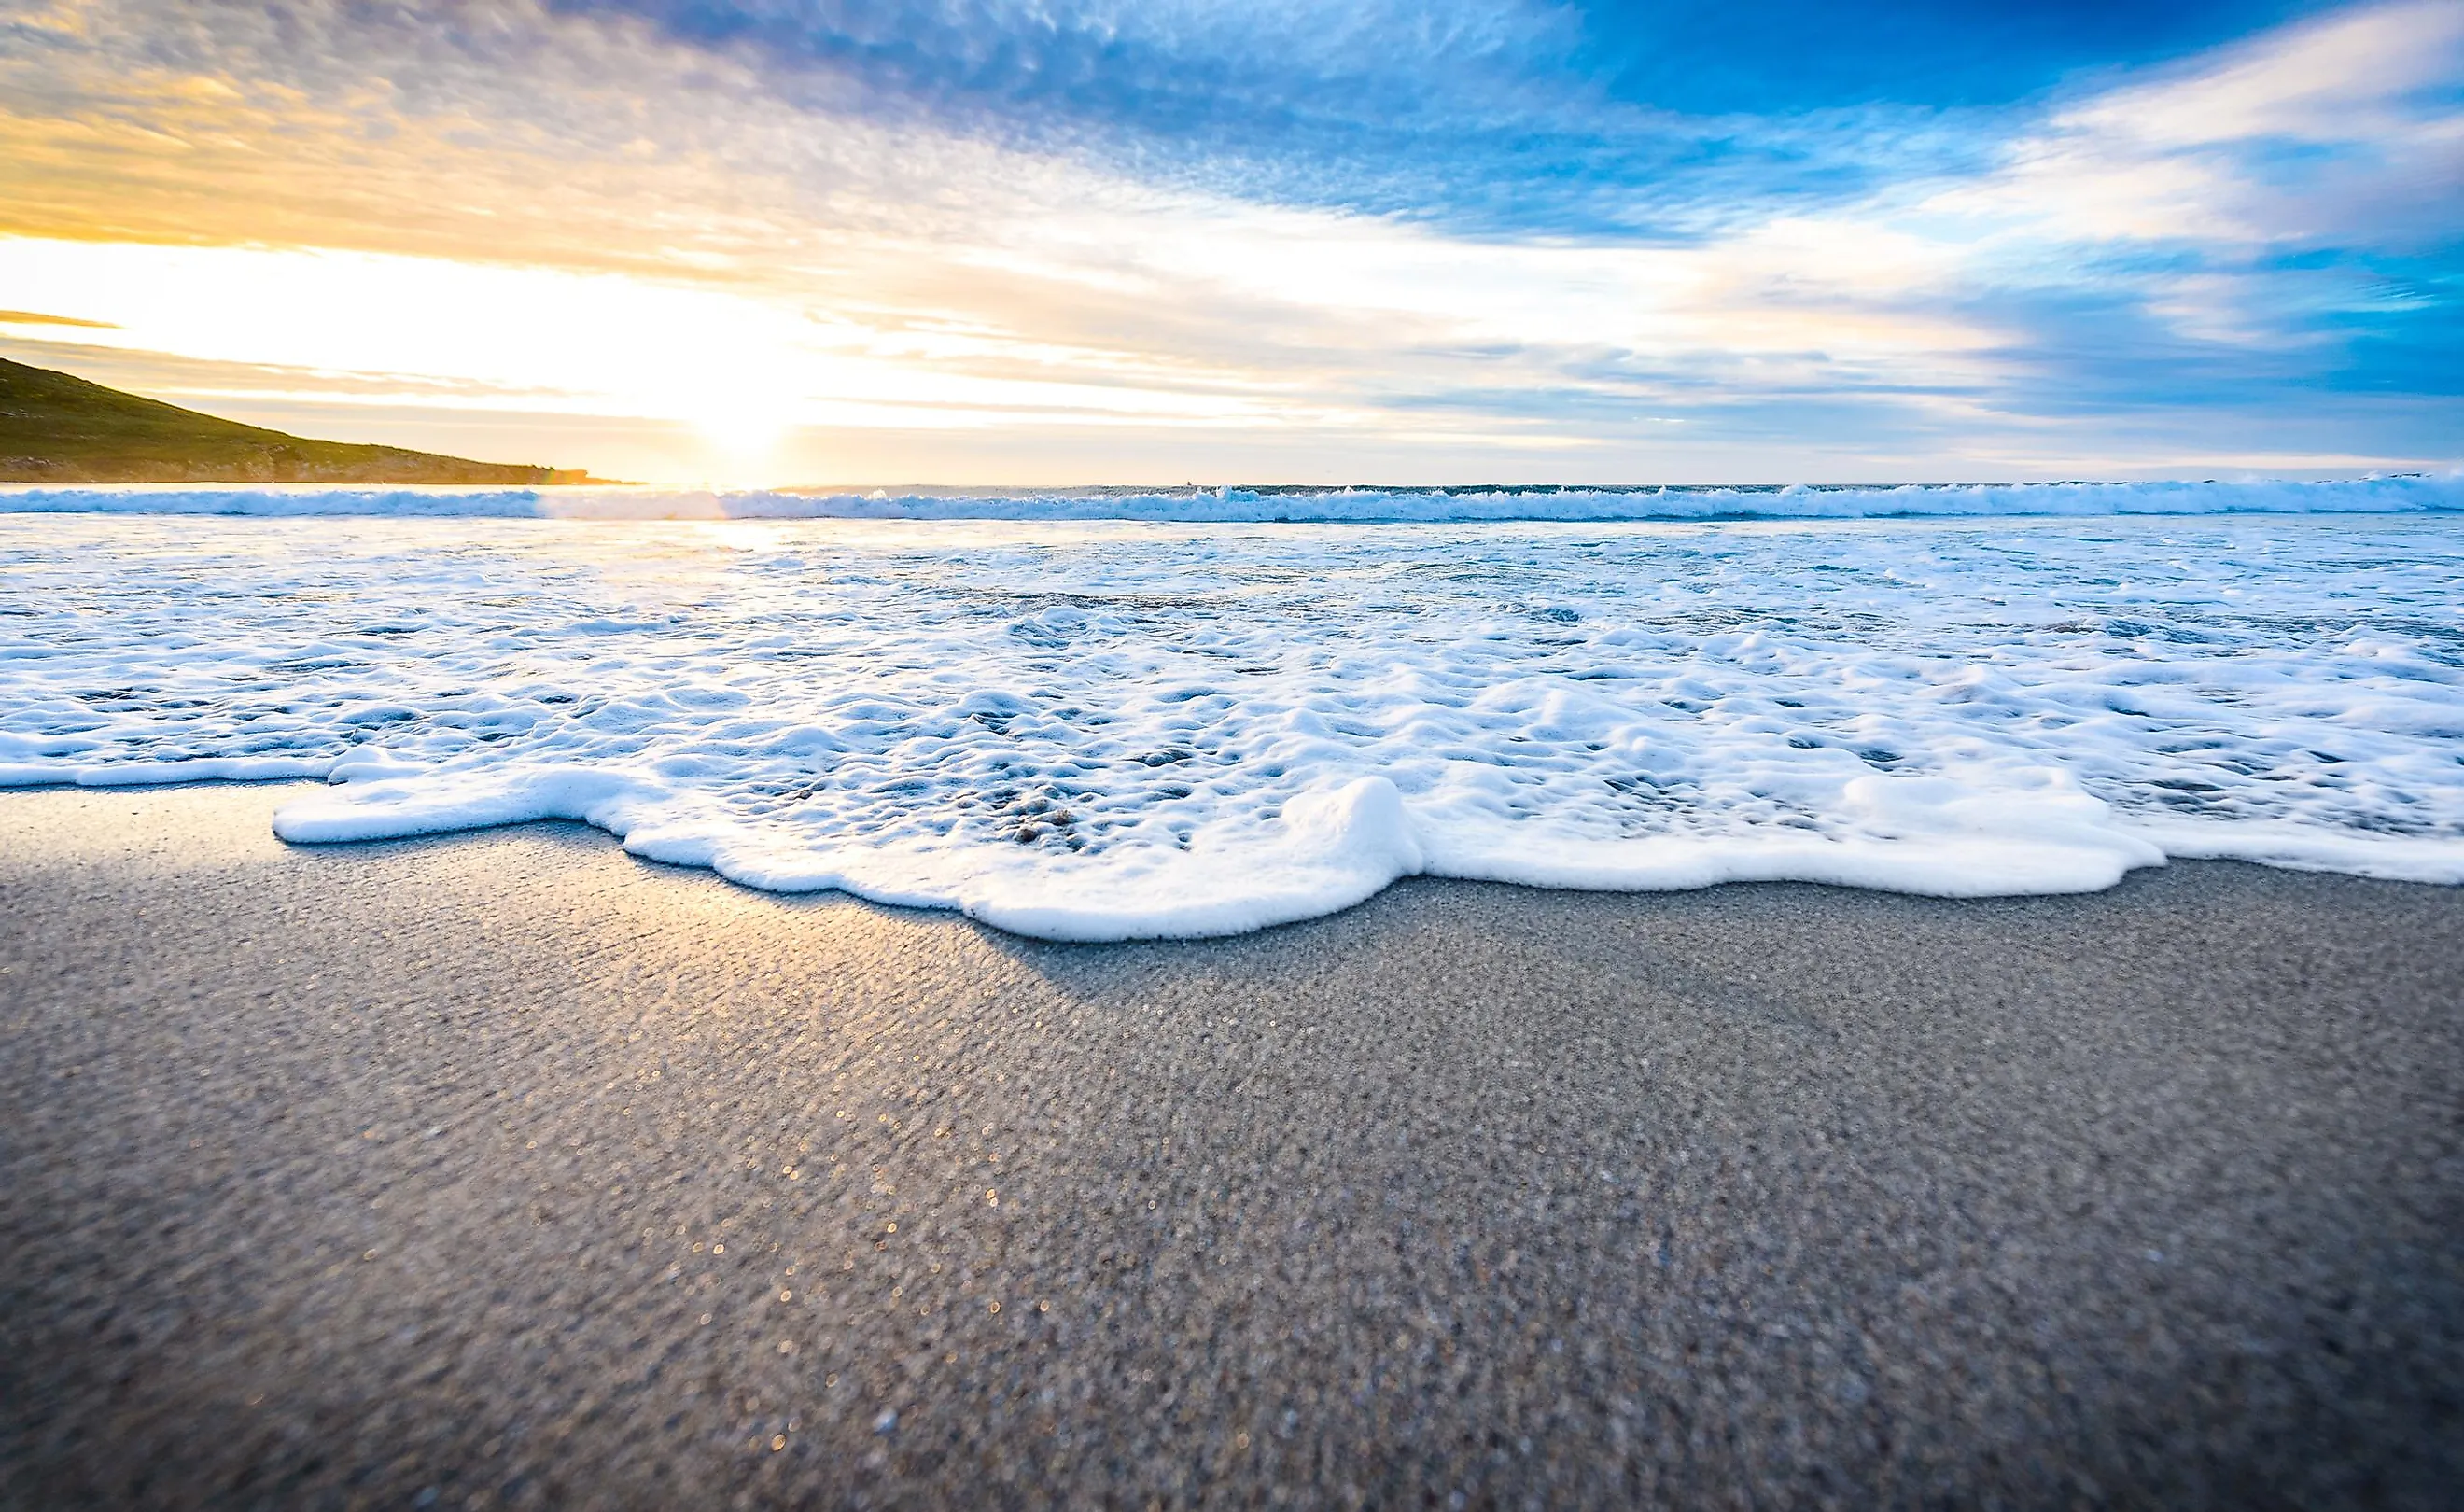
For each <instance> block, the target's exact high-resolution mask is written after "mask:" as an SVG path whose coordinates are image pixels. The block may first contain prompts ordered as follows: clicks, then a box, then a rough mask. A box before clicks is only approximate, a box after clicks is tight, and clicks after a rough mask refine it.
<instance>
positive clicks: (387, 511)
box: [0, 476, 2464, 524]
mask: <svg viewBox="0 0 2464 1512" xmlns="http://www.w3.org/2000/svg"><path fill="white" fill-rule="evenodd" d="M2432 512H2464V476H2440V477H2427V476H2401V477H2377V478H2355V479H2342V480H2330V481H2326V482H2313V483H2299V482H2283V481H2277V480H2255V481H2246V482H2222V483H2219V482H2207V483H1980V484H1907V485H1903V486H1899V487H1890V488H1883V487H1793V488H1771V489H1742V488H1632V489H1601V488H1567V489H1542V488H1520V489H1480V488H1467V489H1380V488H1348V489H1275V490H1263V491H1262V490H1256V489H1241V488H1221V489H1196V488H1190V489H1174V490H1158V491H1150V492H1140V491H1136V490H1123V489H1079V490H1058V491H1051V492H1043V493H1036V492H1025V493H956V492H943V493H890V492H887V491H882V490H876V491H873V492H871V493H781V492H771V491H761V490H750V491H714V490H707V489H702V490H676V489H654V488H554V489H487V488H327V487H311V486H304V485H291V486H282V485H269V486H261V487H245V486H226V485H212V486H188V485H177V484H147V485H137V486H129V487H78V488H41V487H25V488H0V514H30V515H51V514H59V515H83V514H103V515H372V516H389V517H406V518H418V517H429V516H456V517H502V518H511V519H611V520H614V519H878V520H958V519H1002V520H1101V519H1115V520H1149V521H1155V522H1170V523H1181V524H1266V523H1310V524H1318V523H1323V524H1336V523H1353V524H1372V523H1375V524H1393V523H1402V522H1411V523H1446V522H1458V523H1467V522H1472V521H1488V520H1495V521H1507V520H1513V521H1541V520H1556V521H1567V522H1581V523H1598V522H1605V521H1612V520H1707V519H1881V518H1906V517H1917V518H1937V517H1941V518H1950V517H1991V518H2015V517H2024V516H2035V515H2046V516H2058V517H2065V518H2087V517H2096V516H2102V515H2407V514H2423V513H2432Z"/></svg>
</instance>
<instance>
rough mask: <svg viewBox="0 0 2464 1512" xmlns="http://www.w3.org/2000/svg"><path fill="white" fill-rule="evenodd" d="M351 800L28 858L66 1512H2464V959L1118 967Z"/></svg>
mask: <svg viewBox="0 0 2464 1512" xmlns="http://www.w3.org/2000/svg"><path fill="white" fill-rule="evenodd" d="M285 796H287V791H286V790H285V789H282V788H221V789H188V790H175V791H130V792H75V791H54V792H39V793H17V794H6V795H0V1034H5V1040H0V1046H5V1048H0V1501H5V1502H6V1503H7V1504H9V1505H11V1506H25V1507H36V1506H41V1507H57V1506H84V1505H111V1506H121V1505H136V1506H200V1505H214V1506H248V1505H265V1506H281V1507H294V1506H327V1505H330V1506H347V1505H360V1504H367V1505H375V1506H410V1507H427V1506H447V1507H458V1506H465V1505H487V1506H588V1505H599V1506H610V1507H623V1506H652V1505H737V1504H746V1505H772V1504H776V1505H816V1506H829V1505H880V1506H893V1505H914V1506H925V1505H937V1504H954V1503H955V1504H993V1505H1040V1504H1045V1503H1049V1502H1063V1501H1066V1502H1071V1503H1082V1502H1083V1503H1089V1504H1107V1505H1110V1504H1119V1505H1146V1504H1149V1503H1150V1502H1151V1501H1162V1502H1164V1503H1167V1504H1170V1503H1175V1502H1190V1501H1212V1502H1221V1503H1234V1504H1253V1503H1262V1502H1276V1501H1281V1502H1286V1503H1288V1504H1293V1505H1326V1504H1361V1503H1366V1504H1373V1505H1386V1506H1392V1505H1405V1504H1409V1505H1424V1504H1435V1505H1451V1504H1463V1505H1472V1506H1481V1505H1517V1506H1519V1505H1526V1504H1547V1505H1559V1506H1563V1505H1583V1504H1614V1505H1625V1504H1634V1503H1637V1502H1680V1503H1706V1502H1717V1503H1720V1504H1745V1503H1753V1504H1761V1505H1768V1504H1775V1503H1776V1504H1791V1505H1794V1504H1812V1503H1823V1502H1836V1503H1839V1504H1848V1505H1869V1504H1910V1503H1919V1502H1935V1501H1948V1502H1957V1503H1975V1502H1987V1501H2000V1502H2004V1503H2007V1504H2015V1505H2046V1504H2056V1503H2059V1504H2070V1503H2073V1502H2088V1503H2108V1504H2112V1503H2137V1504H2149V1505H2159V1504H2161V1505H2171V1506H2199V1505H2213V1506H2266V1505H2297V1504H2298V1505H2306V1506H2332V1505H2397V1506H2423V1507H2428V1506H2439V1505H2448V1506H2452V1505H2455V1504H2457V1503H2456V1497H2457V1492H2456V1487H2458V1486H2464V890H2459V889H2449V888H2436V887H2410V886H2404V885H2397V884H2385V883H2374V882H2366V881H2360V880H2355V879H2352V878H2344V877H2333V876H2320V875H2305V874H2299V873H2291V872H2280V871H2271V870H2265V869H2261V868H2257V867H2251V866H2225V865H2181V866H2172V867H2168V868H2164V869H2161V870H2158V871H2154V872H2143V873H2140V874H2137V875H2135V876H2134V877H2132V878H2131V879H2130V880H2128V881H2127V882H2125V883H2124V884H2123V886H2122V887H2118V888H2116V889H2114V890H2113V891H2111V892H2108V893H2103V894H2099V895H2096V896H2091V897H2079V898H2043V899H2013V900H2004V901H1989V902H1966V903H1947V902H1936V901H1928V900H1922V899H1911V898H1902V897H1892V896H1885V895H1881V894H1872V893H1859V892H1853V891H1844V890H1837V889H1829V888H1820V887H1798V886H1787V887H1725V888H1719V889H1715V890H1711V891H1706V892H1700V893H1690V894H1674V895H1656V896H1639V897H1613V896H1599V895H1581V894H1567V893H1544V892H1529V891H1522V890H1517V889H1513V888H1507V887H1486V886H1470V885H1463V884H1446V883H1412V884H1406V885H1404V886H1401V887H1396V888H1394V889H1392V890H1391V891H1390V892H1388V893H1387V894H1386V895H1384V896H1382V897H1380V898H1378V899H1377V900H1375V901H1374V902H1372V903H1370V904H1368V905H1366V906H1364V907H1362V908H1360V909H1355V910H1353V911H1352V912H1350V913H1346V914H1343V915H1340V916H1338V917H1335V918H1331V919H1326V920H1320V921H1317V922H1315V923H1311V924H1307V925H1301V926H1296V927H1292V928H1288V929H1284V930H1278V931H1271V932H1269V933H1266V934H1264V935H1258V936H1253V937H1250V938H1247V939H1242V940H1232V941H1217V942H1206V943H1198V944H1153V945H1135V946H1116V947H1062V946H1048V945H1039V944H1035V943H1032V942H1027V941H1022V940H1018V939H1014V938H1010V937H1006V936H1003V935H1001V934H998V933H994V932H992V931H986V930H983V929H980V928H979V927H977V926H974V925H972V924H969V923H967V922H965V921H963V920H959V919H956V918H952V917H948V916H940V915H926V914H911V913H899V912H893V911H889V910H884V909H875V908H871V907H869V906H866V905H861V904H857V903H853V902H850V901H847V900H845V899H840V898H820V899H809V900H802V901H782V900H780V899H775V898H769V897H764V896H761V895H759V894H755V893H750V892H745V891H741V890H738V889H736V888H732V887H728V886H726V885H724V884H722V883H719V882H717V881H715V880H714V879H712V878H710V877H708V876H706V875H702V874H697V873H690V872H678V871H672V870H668V869H665V868H660V867H654V866H647V865H644V864H641V863H638V862H635V861H632V860H630V859H629V858H627V857H626V856H624V855H623V854H622V853H621V852H620V851H619V850H617V849H616V847H615V846H614V845H613V844H611V843H610V842H608V841H607V840H606V839H605V837H602V836H599V835H597V834H595V833H592V832H590V831H587V830H583V829H581V828H578V827H575V826H566V825H534V826H528V827H525V828H522V829H519V830H508V831H498V832H494V833H490V834H486V835H480V836H466V837H455V838H449V839H443V840H437V841H427V842H414V843H407V844H385V845H371V846H360V847H343V848H337V849H306V850H295V849H287V848H285V847H284V846H282V845H281V844H278V843H276V842H275V840H274V839H273V838H272V836H271V833H270V831H269V829H268V827H267V816H268V815H269V814H270V812H271V811H272V809H273V808H274V807H275V804H276V803H277V802H278V801H279V800H281V799H282V798H284V797H285ZM1458 1499H1460V1501H1458Z"/></svg>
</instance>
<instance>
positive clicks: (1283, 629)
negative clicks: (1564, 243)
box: [0, 478, 2464, 940]
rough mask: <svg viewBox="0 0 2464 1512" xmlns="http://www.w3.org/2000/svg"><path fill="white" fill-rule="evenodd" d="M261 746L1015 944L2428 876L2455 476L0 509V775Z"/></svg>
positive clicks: (2458, 675) (77, 503)
mask: <svg viewBox="0 0 2464 1512" xmlns="http://www.w3.org/2000/svg"><path fill="white" fill-rule="evenodd" d="M653 516H683V517H653ZM268 778H319V779H323V780H324V781H326V782H327V783H329V784H330V785H329V786H328V787H327V788H326V789H325V790H324V791H322V792H320V793H318V794H315V795H313V796H309V797H305V798H302V799H300V800H296V801H293V802H291V803H289V804H287V805H286V806H285V807H284V808H283V809H282V810H281V811H280V813H279V816H278V818H277V820H276V829H277V831H278V832H279V833H280V834H281V835H282V836H283V837H284V838H286V839H288V840H292V841H296V842H301V843H316V842H347V841H363V840H372V839H379V838H385V837H397V836H405V835H412V834H422V833H429V832H435V831H445V830H454V829H465V828H471V827H475V826H480V825H488V824H498V823H509V822H520V821H525V820H535V819H545V818H563V819H573V820H581V821H583V822H588V823H591V824H594V825H597V826H598V827H600V828H602V829H604V830H605V831H607V832H608V833H609V834H611V835H614V836H617V837H618V838H620V839H621V840H622V841H623V842H624V844H626V846H627V849H629V850H631V851H633V852H635V853H636V854H639V855H642V856H645V857H649V858H651V859H653V860H657V861H663V862H671V863H676V864H681V865H688V866H709V867H712V868H715V870H717V871H719V872H720V873H722V874H723V875H725V876H727V877H729V878H731V879H733V880H735V881H737V882H739V883H742V884H744V885H746V886H750V887H761V888H768V889H773V890H778V891H810V890H817V889H824V888H843V889H845V890H847V891H849V892H853V893H857V894H860V895H862V896H864V897H868V898H871V899H875V900H877V901H881V902H885V903H893V904H903V905H915V906H922V907H931V908H949V909H963V910H964V911H965V912H967V913H969V914H971V915H973V916H975V917H977V918H979V919H981V920H984V921H985V922H987V923H990V924H992V925H995V926H997V927H1000V928H1001V929H1005V930H1010V931H1018V932H1022V933H1026V934H1032V935H1038V936H1043V937H1047V938H1055V939H1078V940H1106V939H1120V938H1128V937H1134V936H1175V935H1203V934H1221V933H1232V932H1239V931H1246V930H1252V929H1257V928H1261V927H1264V926H1267V925H1272V924H1276V923H1281V922H1286V921H1289V920H1294V919H1301V918H1307V917H1310V916H1313V915H1316V914H1321V913H1325V912H1329V911H1331V910H1333V909H1341V908H1344V907H1347V906H1349V905H1350V904H1353V903H1355V902H1357V901H1359V900H1361V899H1363V898H1365V897H1368V896H1369V895H1371V894H1373V893H1375V891H1377V890H1378V889H1379V888H1381V887H1385V886H1386V885H1388V884H1389V883H1391V882H1393V881H1394V880H1396V879H1397V878H1398V877H1402V876H1409V875H1416V874H1428V875H1441V876H1453V877H1466V878H1480V879H1487V880H1494V881H1503V882H1512V883H1523V884H1529V885H1533V886H1541V887H1582V888H1604V889H1656V888H1673V887H1701V886H1705V885H1708V884H1712V883H1718V882H1724V881H1732V880H1800V881H1810V882H1824V883H1835V884H1844V885H1851V886H1859V887H1884V888H1891V889H1896V890H1901V891H1907V892H1919V893H1929V894H1938V895H1947V896H1976V895H1987V894H1998V893H2023V892H2055V891H2079V890H2088V889H2094V888H2099V887H2107V886H2110V885H2111V884H2113V883H2114V882H2115V881H2117V880H2118V879H2120V878H2121V877H2122V876H2123V874H2125V873H2126V872H2127V871H2128V870H2130V869H2131V868H2133V867H2138V866H2154V865H2159V864H2161V863H2162V862H2163V861H2165V860H2166V859H2167V857H2192V856H2196V857H2233V858H2240V859H2244V860H2250V861H2257V862H2264V863H2268V864H2272V865H2278V866H2306V867H2316V868H2326V869H2333V870H2341V871H2349V872H2356V873H2361V874H2365V875H2370V876H2380V877H2392V878H2406V879H2413V880H2420V881H2431V882H2446V883H2454V882H2464V480H2459V479H2455V478H2393V479H2376V480H2365V481H2361V482H2349V483H2322V484H2286V483H2252V484H2140V485H2121V486H2116V485H2054V486H2044V485H2032V486H2005V487H1977V488H1957V489H1940V488H1928V489H1908V490H1885V489H1874V488H1843V489H1790V490H1778V491H1737V490H1682V491H1662V490H1513V489H1484V490H1461V491H1438V490H1376V489H1358V490H1315V491H1310V490H1238V489H1229V490H1194V489H1192V490H1176V491H1160V492H1131V491H1118V490H1115V491H1091V490H1090V491H1057V492H1044V493H887V492H882V493H867V494H853V493H841V494H796V493H734V494H730V493H675V492H659V491H649V490H583V491H569V492H568V491H454V490H398V489H397V490H375V489H311V488H280V489H202V488H194V487H176V488H173V487H166V488H153V489H110V488H97V489H16V490H11V491H6V492H0V785H20V786H22V785H39V784H46V783H80V784H88V785H104V784H114V783H137V782H185V781H199V780H250V779H268Z"/></svg>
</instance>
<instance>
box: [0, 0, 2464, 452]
mask: <svg viewBox="0 0 2464 1512" xmlns="http://www.w3.org/2000/svg"><path fill="white" fill-rule="evenodd" d="M0 153H5V159H0V161H5V162H6V163H7V164H8V166H6V167H5V168H0V233H6V236H5V238H0V282H5V285H6V287H8V288H9V290H10V291H11V292H10V293H9V294H8V296H6V297H0V305H5V306H7V307H10V308H11V309H16V310H21V311H25V312H31V313H34V314H49V315H54V316H58V317H63V318H77V319H86V320H98V321H102V322H106V324H105V325H104V326H101V327H94V326H59V325H27V324H13V325H11V324H0V349H5V350H7V351H9V352H10V353H11V355H15V356H18V357H20V358H21V359H24V360H28V361H38V362H51V363H52V364H53V365H59V366H69V367H74V368H77V370H79V371H87V372H91V373H92V374H93V375H94V376H96V377H99V378H102V379H104V380H105V381H107V382H108V381H119V382H126V383H131V384H132V385H135V386H143V387H146V388H147V391H149V392H161V393H163V394H164V395H165V397H169V398H174V399H176V400H179V401H181V402H186V403H195V404H199V405H203V406H205V407H212V408H218V409H220V410H222V411H224V412H229V413H236V414H244V415H247V416H250V417H252V418H262V419H266V420H269V421H272V422H274V423H280V424H286V425H289V426H291V427H294V428H314V429H317V430H319V433H325V434H350V435H355V436H365V437H367V438H369V439H383V440H390V441H401V442H407V443H409V444H415V445H434V446H441V447H446V448H448V449H462V450H478V451H482V452H483V453H485V454H489V455H501V454H504V453H505V451H506V449H507V448H508V447H512V448H513V449H515V450H516V451H517V452H520V453H521V454H523V455H537V456H539V458H540V459H542V460H555V461H558V462H560V463H565V464H574V463H581V464H586V465H590V466H592V467H594V468H597V469H599V470H600V471H620V472H623V473H625V474H626V475H653V476H658V477H661V478H674V479H684V478H689V477H694V476H714V477H719V476H725V477H731V478H741V479H745V480H750V479H753V478H757V477H759V478H761V479H763V480H769V481H778V480H781V478H797V477H803V478H810V479H812V480H815V481H820V480H823V479H828V480H832V481H845V482H864V481H908V480H919V479H924V480H931V479H939V480H945V481H954V482H987V481H1018V482H1036V481H1063V480H1074V481H1177V480H1179V479H1180V478H1181V477H1183V476H1194V477H1212V478H1218V479H1221V478H1244V479H1252V480H1277V479H1286V478H1288V479H1295V480H1310V481H1332V480H1340V479H1351V478H1416V479H1427V480H1441V481H1459V480H1466V479H1471V478H1535V479H1539V478H1545V479H1554V480H1561V481H1578V480H1595V481H1609V480H1663V479H1664V480H1675V481H1688V480H1701V481H1719V480H1744V479H1774V480H1786V479H1793V478H1849V477H1984V476H1997V477H1998V476H2047V475H2111V476H2120V475H2147V474H2165V473H2173V474H2179V473H2184V472H2190V473H2199V474H2203V475H2204V474H2210V473H2217V472H2287V471H2289V472H2296V473H2306V472H2321V471H2358V470H2366V469H2373V468H2403V467H2447V466H2453V465H2454V464H2455V463H2456V461H2457V459H2458V458H2459V456H2464V395H2460V394H2459V392H2458V379H2457V376H2456V374H2457V372H2458V371H2459V370H2464V362H2458V361H2457V360H2456V354H2457V352H2458V350H2459V341H2458V337H2459V336H2464V329H2459V318H2458V314H2457V311H2458V302H2457V301H2458V296H2459V293H2464V290H2459V280H2460V279H2464V0H2397V3H2391V4H2364V5H2323V4H2299V3H2290V0H2273V3H2263V4H2250V3H2231V0H2209V3H2199V0H2189V3H2181V4H2172V5H2165V6H2148V5H2145V4H2141V5H2120V4H2105V3H2101V0H2100V3H2078V4H2069V5H2060V6H2007V5H2006V6H1995V7H1981V6H1974V5H1952V4H1947V3H1932V0H1926V3H1912V4H1898V5H1891V6H1859V5H1843V4H1824V5H1813V4H1777V5H1761V6H1739V5H1727V6H1723V5H1714V4H1708V3H1695V0H1685V3H1676V4H1660V5H1649V4H1631V5H1606V4H1590V5H1584V4H1537V3H1514V0H1504V3H1488V4H1472V3H1467V0H1429V3H1423V4H1402V3H1395V0H1365V3H1361V4H1354V5H1345V6H1334V5H1324V4H1303V3H1297V0H1254V3H1249V4H1222V3H1213V0H1158V3H1151V4H1112V5H1087V4H1069V3H1066V0H1065V3H1029V0H945V3H930V0H922V3H906V0H548V3H535V0H507V3H504V4H498V5H491V6H485V7H480V6H471V5H459V6H455V5H439V4H428V3H423V0H409V3H406V4H402V5H398V6H393V7H385V8H376V7H367V6H362V5H352V4H344V3H341V0H331V3H329V0H274V3H272V4H256V5H248V6H240V5H231V6H225V5H221V4H217V3H213V0H207V3H195V0H11V3H8V4H0Z"/></svg>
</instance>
